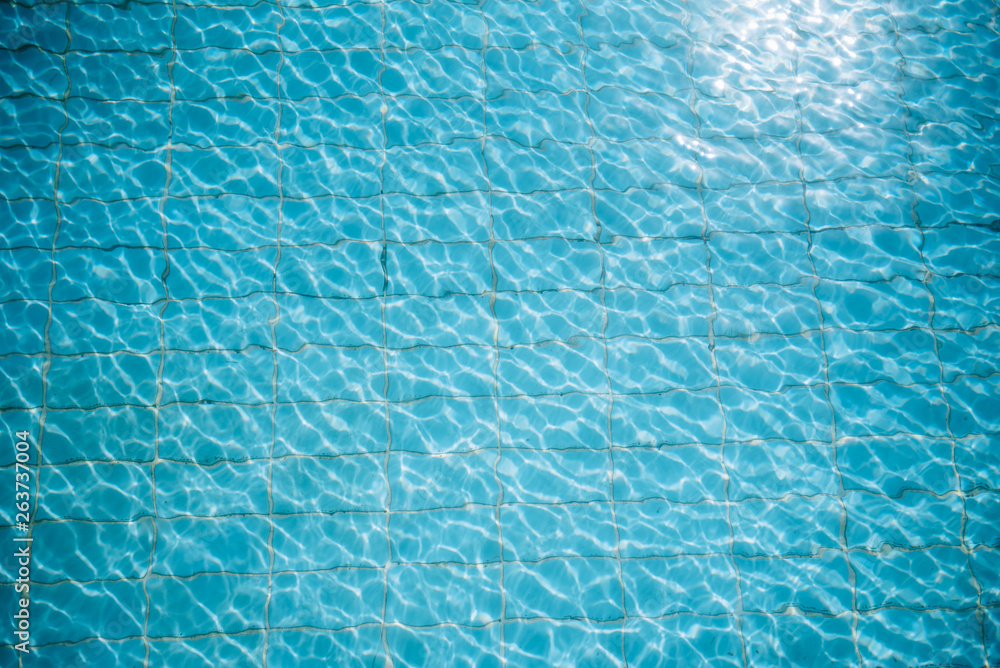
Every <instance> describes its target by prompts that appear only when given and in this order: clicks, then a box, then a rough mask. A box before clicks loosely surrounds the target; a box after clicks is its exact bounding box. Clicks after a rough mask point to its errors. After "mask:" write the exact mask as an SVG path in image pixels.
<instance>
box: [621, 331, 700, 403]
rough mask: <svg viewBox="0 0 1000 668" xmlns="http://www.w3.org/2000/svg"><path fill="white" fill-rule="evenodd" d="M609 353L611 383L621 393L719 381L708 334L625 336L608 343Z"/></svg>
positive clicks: (695, 387)
mask: <svg viewBox="0 0 1000 668" xmlns="http://www.w3.org/2000/svg"><path fill="white" fill-rule="evenodd" d="M607 355H608V361H607V371H608V377H609V379H610V381H611V387H612V389H613V390H614V391H615V392H620V393H622V394H634V393H653V392H666V391H669V390H676V389H686V390H702V389H706V388H709V387H714V386H715V385H716V376H715V373H714V369H713V368H712V366H713V365H712V358H711V353H710V351H709V348H708V339H707V338H704V339H703V338H695V337H690V338H687V339H668V340H666V341H649V340H646V339H636V338H631V337H623V338H620V339H615V340H612V341H609V342H608V343H607Z"/></svg>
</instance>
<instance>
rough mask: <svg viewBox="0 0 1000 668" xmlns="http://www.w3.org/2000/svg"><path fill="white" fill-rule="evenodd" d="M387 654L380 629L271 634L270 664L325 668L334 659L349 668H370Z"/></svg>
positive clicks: (269, 642)
mask: <svg viewBox="0 0 1000 668" xmlns="http://www.w3.org/2000/svg"><path fill="white" fill-rule="evenodd" d="M384 655H385V651H384V649H383V646H382V638H381V632H380V630H379V628H378V626H363V627H360V628H353V629H345V630H342V631H310V630H303V629H296V630H287V631H282V630H277V629H276V630H273V631H271V632H270V633H269V634H268V648H267V661H268V665H274V666H281V665H286V664H294V665H296V666H303V667H304V668H323V667H324V666H328V665H329V663H330V661H331V660H334V661H336V662H337V664H338V665H341V666H344V667H345V668H348V667H349V668H366V666H369V665H371V663H372V662H373V661H377V660H378V659H380V658H382V657H384Z"/></svg>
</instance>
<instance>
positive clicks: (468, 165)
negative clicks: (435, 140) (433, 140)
mask: <svg viewBox="0 0 1000 668" xmlns="http://www.w3.org/2000/svg"><path fill="white" fill-rule="evenodd" d="M384 157H385V163H384V166H383V169H382V179H383V181H382V191H381V192H386V193H402V194H408V195H422V196H434V195H443V194H445V193H461V192H468V191H472V190H488V189H489V185H490V184H489V180H488V178H487V171H486V165H485V163H484V161H483V146H482V143H481V142H479V141H469V140H464V139H463V140H455V141H454V142H452V143H450V144H447V145H439V144H423V145H421V146H419V147H416V148H411V147H403V146H394V147H392V148H389V149H387V150H386V152H385V156H384Z"/></svg>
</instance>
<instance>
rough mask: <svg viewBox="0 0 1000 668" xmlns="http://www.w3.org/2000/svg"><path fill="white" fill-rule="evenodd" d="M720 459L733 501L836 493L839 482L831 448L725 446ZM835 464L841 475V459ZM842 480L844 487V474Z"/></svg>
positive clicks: (777, 443) (782, 443)
mask: <svg viewBox="0 0 1000 668" xmlns="http://www.w3.org/2000/svg"><path fill="white" fill-rule="evenodd" d="M839 454H840V451H838V456H839ZM723 459H724V460H725V463H726V469H727V470H728V471H729V493H728V495H729V498H730V499H731V500H734V501H737V500H742V499H748V498H760V499H778V498H781V497H783V496H785V495H787V494H800V495H802V496H812V495H814V494H836V493H837V486H838V482H839V481H838V479H837V471H836V469H835V468H834V466H833V446H831V445H827V444H814V443H795V442H791V441H765V442H759V443H742V444H740V445H727V446H726V447H725V450H724V451H723ZM838 463H839V464H840V467H841V473H842V474H844V462H843V460H842V459H839V460H838ZM844 477H845V482H844V484H845V486H846V485H847V482H846V474H844Z"/></svg>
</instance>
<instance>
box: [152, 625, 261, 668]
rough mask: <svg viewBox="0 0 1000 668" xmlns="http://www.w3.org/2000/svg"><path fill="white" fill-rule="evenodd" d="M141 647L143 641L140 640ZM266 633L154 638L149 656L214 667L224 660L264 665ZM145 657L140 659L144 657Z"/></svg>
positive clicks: (163, 661)
mask: <svg viewBox="0 0 1000 668" xmlns="http://www.w3.org/2000/svg"><path fill="white" fill-rule="evenodd" d="M139 647H140V650H141V649H142V645H141V644H140V646H139ZM263 655H264V634H262V633H256V634H250V635H234V636H223V635H220V636H206V637H203V638H197V639H191V638H187V639H185V640H174V639H169V640H163V641H160V642H156V641H155V640H153V641H152V642H150V644H149V660H150V661H155V662H156V663H158V664H160V665H164V666H168V665H178V664H180V665H184V666H191V667H192V668H195V667H196V666H197V667H199V668H201V667H204V668H211V666H217V665H224V664H227V663H228V664H239V665H245V666H255V667H256V666H262V665H263V664H262V663H261V657H262V656H263ZM143 658H144V657H141V658H140V659H139V660H140V661H142V659H143Z"/></svg>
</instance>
